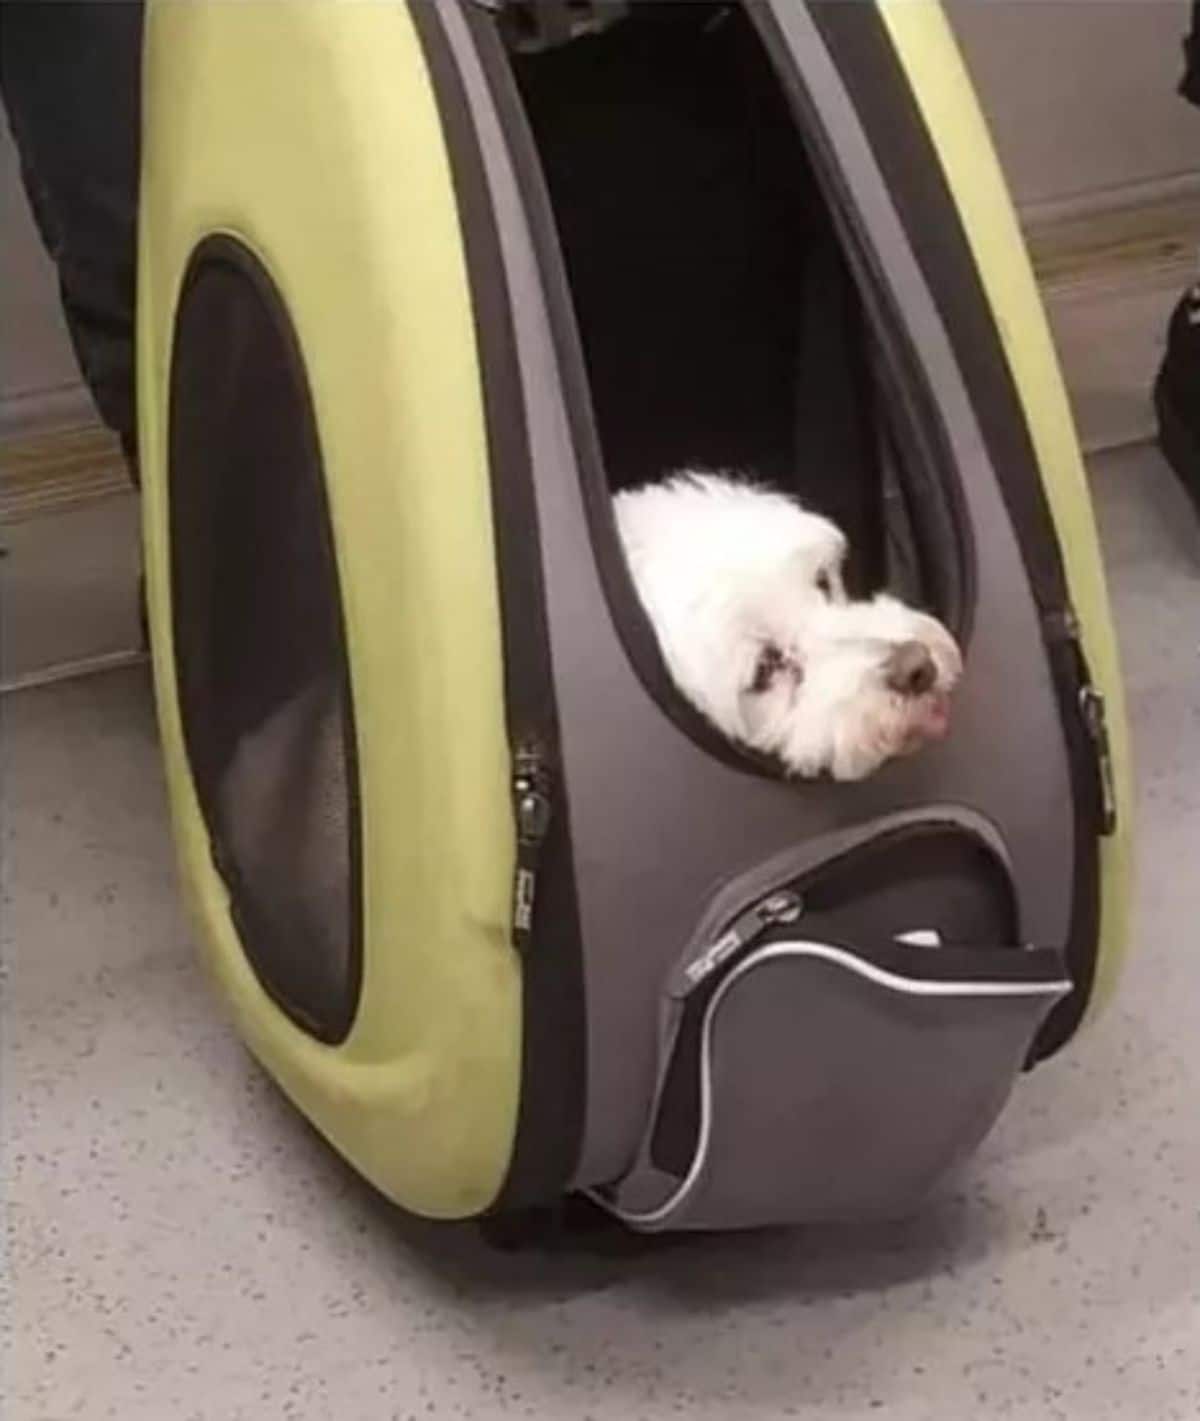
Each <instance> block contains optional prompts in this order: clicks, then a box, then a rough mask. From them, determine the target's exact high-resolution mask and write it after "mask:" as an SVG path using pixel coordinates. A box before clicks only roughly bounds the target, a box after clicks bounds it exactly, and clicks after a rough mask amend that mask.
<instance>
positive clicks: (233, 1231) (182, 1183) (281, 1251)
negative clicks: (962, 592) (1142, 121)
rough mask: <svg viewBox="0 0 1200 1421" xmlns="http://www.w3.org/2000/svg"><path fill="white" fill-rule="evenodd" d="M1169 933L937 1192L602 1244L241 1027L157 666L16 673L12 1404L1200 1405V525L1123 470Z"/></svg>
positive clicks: (1136, 653) (1134, 656)
mask: <svg viewBox="0 0 1200 1421" xmlns="http://www.w3.org/2000/svg"><path fill="white" fill-rule="evenodd" d="M1097 486H1098V490H1099V496H1100V501H1101V505H1102V512H1103V516H1104V524H1105V528H1106V534H1107V544H1108V550H1109V554H1110V559H1111V566H1112V569H1113V575H1114V594H1115V601H1116V607H1117V615H1118V621H1119V624H1120V629H1121V632H1122V634H1123V639H1124V648H1125V659H1126V668H1127V673H1128V677H1129V682H1130V694H1131V709H1132V712H1133V718H1134V725H1135V732H1136V745H1137V752H1138V761H1139V770H1140V801H1141V826H1140V835H1139V839H1140V848H1141V861H1142V873H1141V881H1140V888H1139V892H1138V897H1137V913H1136V926H1135V936H1136V940H1137V949H1138V951H1137V955H1136V957H1135V958H1134V960H1133V963H1132V966H1131V969H1130V971H1129V973H1128V976H1127V979H1126V982H1125V988H1124V991H1123V993H1122V995H1121V997H1120V998H1119V1000H1118V1003H1117V1005H1116V1006H1115V1008H1114V1009H1113V1010H1112V1012H1111V1013H1110V1014H1109V1015H1108V1017H1107V1018H1106V1019H1105V1020H1104V1022H1103V1023H1102V1024H1101V1025H1100V1026H1099V1027H1098V1028H1097V1029H1096V1030H1095V1031H1094V1033H1092V1034H1091V1035H1090V1036H1088V1037H1087V1038H1086V1039H1085V1040H1083V1041H1081V1042H1080V1043H1079V1044H1078V1046H1077V1048H1076V1049H1075V1050H1074V1051H1073V1052H1072V1053H1070V1055H1069V1056H1068V1057H1067V1059H1065V1060H1062V1061H1060V1062H1056V1063H1054V1064H1052V1065H1050V1066H1048V1067H1046V1068H1044V1069H1043V1070H1040V1071H1038V1072H1037V1073H1036V1074H1035V1075H1034V1076H1032V1077H1031V1078H1029V1079H1028V1080H1027V1081H1025V1082H1024V1083H1023V1084H1022V1085H1021V1087H1020V1088H1019V1090H1018V1093H1017V1095H1016V1097H1015V1099H1014V1101H1013V1102H1012V1105H1011V1107H1010V1109H1009V1111H1008V1113H1007V1115H1006V1116H1005V1118H1004V1120H1003V1122H1002V1124H1001V1126H1000V1128H999V1129H998V1130H997V1132H996V1133H995V1134H994V1135H993V1137H992V1138H991V1139H990V1140H989V1141H988V1143H987V1144H986V1146H985V1147H984V1149H983V1151H982V1153H981V1155H980V1156H979V1158H978V1159H977V1161H976V1162H975V1163H974V1164H973V1165H972V1167H971V1170H970V1173H969V1175H968V1177H967V1178H966V1179H965V1180H964V1181H963V1182H962V1185H961V1187H960V1188H959V1189H958V1190H957V1191H956V1192H953V1193H950V1194H949V1195H947V1196H946V1197H944V1198H942V1199H941V1200H939V1201H938V1202H937V1203H935V1204H934V1205H933V1206H932V1207H931V1208H930V1209H929V1210H928V1212H927V1213H926V1214H925V1215H924V1216H923V1217H921V1218H920V1219H918V1220H916V1221H915V1222H913V1223H910V1224H907V1225H903V1226H898V1225H897V1226H887V1227H875V1228H870V1229H836V1230H826V1229H821V1230H810V1231H801V1232H797V1233H793V1234H785V1235H773V1236H762V1237H751V1238H735V1239H719V1240H714V1239H709V1240H701V1241H696V1242H687V1243H684V1244H681V1245H677V1246H674V1247H662V1246H659V1247H655V1248H651V1249H648V1250H640V1251H634V1252H632V1253H630V1252H609V1253H606V1254H601V1255H598V1256H596V1255H575V1256H572V1255H552V1256H543V1255H522V1256H516V1257H514V1256H508V1255H502V1254H496V1253H493V1252H489V1251H488V1250H487V1249H486V1248H485V1247H484V1246H483V1245H482V1244H481V1242H480V1241H479V1239H478V1236H477V1234H476V1233H475V1231H474V1230H472V1229H470V1228H441V1229H439V1228H433V1227H428V1226H422V1225H417V1224H414V1223H412V1222H410V1221H407V1220H404V1219H402V1218H400V1217H398V1216H397V1215H396V1214H395V1213H394V1212H392V1211H391V1210H389V1209H388V1208H387V1207H386V1206H384V1205H383V1204H382V1203H381V1202H379V1201H378V1200H377V1199H376V1198H374V1197H373V1196H372V1195H371V1194H370V1193H369V1192H368V1190H367V1189H366V1188H365V1187H363V1186H362V1185H360V1184H359V1183H358V1182H357V1181H356V1180H355V1179H354V1178H353V1177H352V1176H351V1175H350V1174H349V1172H348V1171H347V1170H346V1169H345V1168H344V1167H342V1166H341V1165H340V1164H339V1163H338V1162H337V1161H336V1160H335V1159H333V1158H332V1157H331V1156H330V1155H329V1154H328V1153H327V1151H326V1150H325V1149H324V1148H323V1146H322V1145H321V1144H320V1143H319V1142H318V1141H317V1140H316V1139H315V1138H314V1136H313V1135H312V1134H311V1133H310V1131H309V1130H308V1129H307V1128H306V1127H305V1126H304V1125H303V1124H302V1123H301V1121H300V1120H299V1119H298V1118H297V1116H296V1115H295V1114H294V1113H293V1112H292V1111H291V1110H290V1109H288V1108H287V1107H286V1106H285V1105H284V1104H283V1102H282V1101H281V1099H280V1097H279V1096H278V1095H277V1093H276V1092H275V1090H274V1089H273V1088H272V1087H271V1085H270V1084H269V1083H268V1082H267V1081H266V1080H265V1079H264V1078H263V1076H262V1075H261V1074H260V1073H259V1072H258V1071H257V1070H256V1069H255V1068H254V1067H253V1065H252V1064H251V1063H250V1061H249V1060H248V1059H247V1057H246V1055H245V1054H244V1053H243V1051H242V1050H241V1048H240V1047H239V1046H238V1044H237V1042H236V1041H235V1039H234V1037H233V1035H232V1033H231V1031H230V1029H229V1026H228V1025H227V1023H226V1021H225V1018H224V1017H223V1016H222V1014H221V1012H220V1010H219V1008H218V1006H217V1004H216V1002H215V1001H214V999H213V997H212V995H211V994H210V993H209V991H208V989H207V987H206V985H205V983H204V981H203V979H202V977H201V974H200V972H199V970H198V968H197V965H196V959H195V956H194V953H193V950H192V948H191V946H190V945H189V942H188V935H187V930H186V927H185V925H184V923H183V922H182V920H181V918H180V915H179V910H178V907H177V902H176V886H175V883H174V880H173V876H172V868H171V862H170V850H169V846H168V842H167V829H166V823H165V819H164V812H163V803H162V791H161V785H160V781H159V775H158V769H157V762H156V751H155V744H154V727H153V724H152V719H151V712H150V709H149V701H148V694H147V687H146V684H145V680H144V673H143V672H142V671H126V672H121V673H116V674H112V675H109V676H105V677H98V678H94V679H92V680H87V681H81V682H76V683H73V684H68V685H62V686H58V687H53V688H49V689H45V690H40V691H30V692H22V693H20V694H18V695H15V696H13V697H10V698H9V699H8V700H7V701H6V702H5V704H4V707H3V709H4V716H5V721H6V725H5V743H6V759H7V764H6V775H5V793H6V801H7V813H6V821H7V822H6V825H5V850H6V852H5V891H4V903H3V929H4V933H5V937H6V943H7V945H6V959H7V977H6V979H5V980H4V999H3V1023H2V1024H3V1043H2V1044H3V1059H2V1062H0V1065H2V1068H3V1076H2V1081H3V1093H4V1099H3V1106H4V1110H3V1119H2V1124H3V1130H4V1149H5V1174H6V1176H7V1200H6V1202H7V1209H8V1216H9V1259H10V1265H11V1274H10V1296H9V1299H8V1301H9V1305H10V1307H11V1313H12V1315H11V1322H12V1327H11V1329H6V1330H8V1331H9V1332H10V1335H11V1337H12V1339H13V1344H12V1352H11V1354H10V1356H9V1358H8V1359H7V1365H6V1368H5V1371H6V1375H7V1381H6V1386H5V1390H6V1392H7V1397H8V1406H7V1408H6V1409H5V1416H6V1421H66V1418H74V1417H79V1418H84V1421H99V1418H103V1417H119V1418H121V1421H238V1419H239V1418H253V1421H270V1418H276V1417H298V1418H303V1421H324V1418H337V1421H409V1418H413V1421H425V1418H438V1417H443V1418H449V1417H470V1418H480V1421H486V1419H487V1418H493V1417H509V1416H511V1417H535V1418H546V1421H550V1418H553V1421H588V1419H589V1418H590V1421H667V1418H671V1417H675V1416H687V1417H689V1418H700V1421H750V1418H764V1421H766V1419H769V1421H774V1418H782V1417H789V1416H818V1415H820V1416H828V1417H836V1418H838V1419H839V1421H866V1418H872V1419H873V1418H874V1417H877V1416H881V1415H885V1416H887V1417H889V1418H899V1421H968V1418H976V1417H981V1418H991V1417H1011V1418H1019V1421H1054V1419H1055V1418H1070V1421H1185V1418H1186V1421H1194V1418H1195V1417H1196V1416H1197V1415H1200V928H1198V924H1200V534H1198V533H1197V530H1196V526H1195V522H1194V520H1193V518H1192V516H1191V514H1190V511H1189V510H1188V508H1187V506H1186V504H1185V503H1184V501H1183V500H1182V498H1181V497H1180V495H1179V493H1178V491H1177V490H1176V488H1175V487H1174V485H1173V484H1172V482H1171V480H1170V478H1169V476H1168V475H1167V474H1166V472H1165V471H1164V469H1163V467H1162V466H1161V464H1160V463H1158V461H1157V460H1156V458H1155V457H1154V456H1153V455H1152V454H1150V453H1149V452H1147V451H1141V452H1135V453H1133V454H1126V455H1120V456H1115V457H1110V458H1109V459H1107V460H1105V461H1104V462H1103V464H1102V466H1101V467H1100V469H1099V470H1098V472H1097Z"/></svg>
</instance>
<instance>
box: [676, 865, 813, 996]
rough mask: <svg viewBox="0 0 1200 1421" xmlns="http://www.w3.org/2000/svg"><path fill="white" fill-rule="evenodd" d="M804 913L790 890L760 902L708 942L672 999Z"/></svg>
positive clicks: (688, 967) (688, 966) (801, 902)
mask: <svg viewBox="0 0 1200 1421" xmlns="http://www.w3.org/2000/svg"><path fill="white" fill-rule="evenodd" d="M803 912H804V900H803V899H802V898H801V896H800V894H799V893H795V892H793V891H792V890H791V889H781V890H779V891H778V892H775V893H772V894H770V895H768V896H767V897H766V898H762V899H760V900H759V901H758V902H757V903H755V904H754V905H753V906H752V907H749V908H747V909H746V910H745V911H744V912H742V913H740V914H739V915H738V916H737V917H736V918H735V919H734V920H733V922H732V923H730V925H729V926H728V927H727V928H726V929H725V931H724V932H723V933H722V934H721V936H720V937H718V938H716V939H715V940H713V941H712V942H709V943H708V944H706V945H705V946H704V947H702V948H701V949H700V951H699V952H697V953H696V955H695V956H694V957H693V958H692V959H691V961H690V962H688V963H686V964H685V966H684V968H683V971H682V974H681V975H680V978H679V979H678V980H677V981H676V984H675V987H674V990H673V991H672V996H675V997H686V996H689V995H690V994H691V993H692V992H694V991H695V990H696V988H697V987H699V986H700V985H701V983H703V982H705V981H707V980H708V978H709V977H711V976H712V974H713V973H714V972H715V971H716V970H717V969H718V968H719V967H722V966H723V965H724V964H725V963H727V962H728V961H729V959H730V958H731V957H733V956H734V955H735V954H737V953H740V952H742V951H743V950H744V949H745V948H747V947H750V946H751V945H752V944H753V943H756V942H757V941H758V940H759V939H760V938H761V937H762V936H763V935H764V934H765V933H766V932H767V931H768V930H769V929H770V928H773V927H777V926H781V925H782V924H785V923H794V922H796V920H797V919H798V918H799V917H800V916H801V915H802V914H803Z"/></svg>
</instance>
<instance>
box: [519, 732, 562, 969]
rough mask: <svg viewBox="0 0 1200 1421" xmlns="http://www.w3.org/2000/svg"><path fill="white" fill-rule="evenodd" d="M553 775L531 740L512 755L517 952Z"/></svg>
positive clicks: (546, 828)
mask: <svg viewBox="0 0 1200 1421" xmlns="http://www.w3.org/2000/svg"><path fill="white" fill-rule="evenodd" d="M553 790H554V775H553V772H552V770H551V767H550V758H549V756H548V755H547V754H546V753H545V751H544V750H543V749H542V747H541V746H540V745H539V744H537V743H536V742H534V741H525V742H523V743H522V744H520V745H519V746H518V747H517V750H516V752H515V754H514V755H513V777H512V794H513V809H514V814H515V818H516V826H517V863H516V873H515V879H514V883H513V941H514V944H515V945H516V948H517V950H518V952H524V951H525V950H526V948H528V946H529V942H530V938H531V936H532V933H533V912H534V907H535V905H536V902H537V890H538V874H539V872H540V870H541V859H542V849H543V847H544V846H545V842H546V836H547V834H548V833H549V832H550V823H551V820H552V819H553V817H554V800H553Z"/></svg>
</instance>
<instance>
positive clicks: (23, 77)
mask: <svg viewBox="0 0 1200 1421" xmlns="http://www.w3.org/2000/svg"><path fill="white" fill-rule="evenodd" d="M141 49H142V4H141V0H106V2H105V3H100V4H97V3H95V0H3V3H0V92H2V93H3V98H4V106H5V109H6V111H7V114H8V122H9V127H10V128H11V130H12V134H13V139H14V141H15V143H16V146H17V150H18V153H19V155H20V159H21V170H22V177H23V180H24V183H25V188H26V191H27V193H28V195H29V200H30V205H31V207H32V209H33V213H34V218H35V220H36V222H37V224H38V227H39V230H40V232H41V235H42V240H43V241H44V242H45V244H46V247H47V250H48V251H49V252H50V255H51V256H52V257H53V259H54V262H55V265H56V266H57V268H58V277H59V285H60V290H61V295H62V304H63V309H64V312H65V314H66V318H67V326H68V329H69V331H70V334H71V340H72V343H73V345H74V348H75V354H76V357H77V358H78V360H79V365H80V369H81V370H82V372H83V377H84V379H85V381H86V382H87V385H88V387H89V389H90V390H91V393H92V397H93V399H94V400H95V402H96V406H97V409H98V410H99V412H100V416H101V418H102V419H103V420H104V422H105V423H106V424H107V425H108V426H109V427H110V428H111V429H113V430H114V431H115V432H116V433H117V434H118V435H119V436H120V439H121V442H122V444H123V446H124V448H125V450H126V453H127V454H128V455H129V457H130V461H131V465H135V457H136V415H135V410H136V401H135V395H134V297H135V291H136V247H137V191H138V163H139V143H140V129H139V124H140V98H141V93H140V90H141Z"/></svg>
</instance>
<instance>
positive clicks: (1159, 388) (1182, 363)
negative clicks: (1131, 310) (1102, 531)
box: [1154, 0, 1200, 512]
mask: <svg viewBox="0 0 1200 1421" xmlns="http://www.w3.org/2000/svg"><path fill="white" fill-rule="evenodd" d="M1179 92H1180V93H1181V94H1182V95H1183V97H1184V98H1185V99H1188V100H1190V101H1191V102H1192V103H1193V104H1196V105H1197V106H1198V107H1200V0H1192V31H1191V34H1190V35H1189V36H1188V38H1187V39H1186V40H1185V41H1184V73H1183V78H1182V79H1181V81H1180V84H1179ZM1198 255H1200V254H1198ZM1154 405H1155V409H1156V411H1157V414H1158V442H1159V446H1160V447H1161V449H1162V451H1163V454H1164V455H1165V456H1166V459H1167V462H1168V463H1169V464H1170V465H1171V467H1172V468H1173V469H1174V470H1175V472H1176V474H1177V475H1178V476H1179V479H1180V482H1181V483H1182V484H1183V486H1184V488H1185V489H1186V490H1187V492H1188V493H1189V495H1190V496H1191V498H1192V501H1193V502H1194V503H1195V505H1196V509H1197V511H1198V512H1200V273H1198V275H1197V281H1196V283H1195V285H1194V286H1192V287H1191V288H1190V289H1189V290H1188V291H1185V292H1184V294H1183V296H1182V297H1181V298H1180V301H1179V304H1178V306H1176V308H1175V312H1174V314H1173V315H1172V317H1171V323H1170V326H1169V327H1168V329H1167V353H1166V355H1165V356H1164V357H1163V363H1162V366H1161V367H1160V369H1159V372H1158V378H1157V380H1156V381H1155V384H1154Z"/></svg>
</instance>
